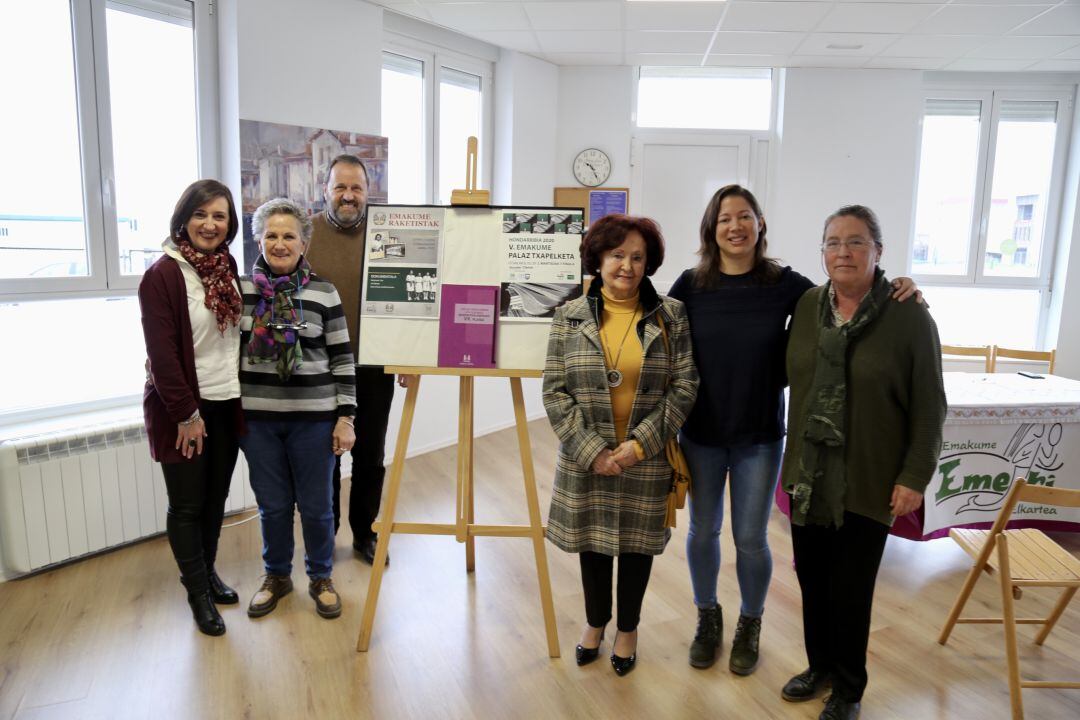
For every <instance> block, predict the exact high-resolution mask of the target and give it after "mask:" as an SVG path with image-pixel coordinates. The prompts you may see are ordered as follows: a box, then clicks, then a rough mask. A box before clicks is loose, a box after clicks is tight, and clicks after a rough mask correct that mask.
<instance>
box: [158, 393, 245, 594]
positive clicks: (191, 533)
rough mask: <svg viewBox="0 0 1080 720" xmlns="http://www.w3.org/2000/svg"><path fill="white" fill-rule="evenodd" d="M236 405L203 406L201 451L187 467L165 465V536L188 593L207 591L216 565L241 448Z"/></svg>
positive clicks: (213, 403) (233, 402)
mask: <svg viewBox="0 0 1080 720" xmlns="http://www.w3.org/2000/svg"><path fill="white" fill-rule="evenodd" d="M239 402H240V400H239V399H235V400H219V401H215V400H203V401H202V402H201V403H200V404H199V413H200V414H201V415H202V418H203V421H204V422H205V423H206V437H205V438H203V451H202V454H201V455H195V456H194V458H193V459H192V460H190V461H188V462H178V463H162V464H161V472H162V473H163V474H164V475H165V490H166V492H167V494H168V496H169V508H168V511H167V512H166V516H165V532H166V534H167V535H168V537H169V546H170V547H171V548H172V552H173V557H174V558H176V564H177V566H178V567H179V568H180V581H181V582H182V583H184V587H186V588H187V590H188V592H189V593H195V592H201V591H204V590H206V589H207V587H208V586H207V582H208V580H207V574H208V572H209V571H211V570H213V569H214V561H215V560H216V559H217V549H218V537H219V536H220V535H221V519H222V517H224V515H225V500H226V499H228V497H229V485H230V483H231V482H232V474H233V468H235V467H236V455H237V453H238V452H239V449H240V444H239V441H238V440H237V437H236V430H235V428H234V425H233V423H234V419H235V417H236V413H237V409H236V405H237V404H238V403H239Z"/></svg>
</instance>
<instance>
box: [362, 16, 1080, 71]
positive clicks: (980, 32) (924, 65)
mask: <svg viewBox="0 0 1080 720" xmlns="http://www.w3.org/2000/svg"><path fill="white" fill-rule="evenodd" d="M374 1H375V2H377V3H378V4H379V5H383V6H385V7H387V8H389V9H390V10H393V11H395V12H399V13H402V14H404V15H411V16H413V17H416V18H419V19H421V20H425V21H427V22H430V23H433V24H435V25H440V26H442V27H445V28H449V29H451V30H455V31H457V32H459V33H462V34H464V35H469V36H472V37H475V38H479V39H481V40H484V41H487V42H489V43H492V44H494V45H499V46H501V47H505V48H510V49H513V50H518V51H520V52H523V53H528V54H529V55H534V56H536V57H539V58H543V59H544V60H548V61H550V62H553V63H555V64H557V65H687V66H698V65H723V66H753V67H766V66H774V67H853V68H860V67H866V68H908V69H922V70H987V71H1000V70H1044V71H1080V0H925V1H924V0H884V1H879V0H871V1H868V0H856V1H853V2H849V1H848V0H730V1H729V2H626V0H577V1H568V0H527V1H520V0H487V1H484V2H479V1H478V2H473V1H464V0H411V1H403V0H374Z"/></svg>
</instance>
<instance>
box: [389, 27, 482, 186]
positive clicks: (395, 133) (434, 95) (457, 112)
mask: <svg viewBox="0 0 1080 720" xmlns="http://www.w3.org/2000/svg"><path fill="white" fill-rule="evenodd" d="M491 77H492V67H491V63H490V62H487V61H483V60H478V59H476V58H469V57H465V56H461V55H457V54H454V53H449V52H446V51H443V50H441V49H437V48H430V47H422V46H420V45H418V44H416V43H409V44H397V43H395V44H393V45H391V46H390V47H389V49H388V50H386V51H385V52H384V53H383V67H382V134H383V135H385V136H386V137H387V138H389V145H390V148H389V154H390V159H389V169H388V172H389V200H390V202H392V203H404V204H423V203H435V204H445V203H449V202H450V193H451V192H452V191H453V190H455V189H458V188H464V187H465V156H466V142H467V140H468V138H469V136H475V137H476V138H477V139H478V141H479V162H478V164H477V176H478V177H477V183H478V185H479V187H481V188H485V187H487V185H486V183H488V182H489V181H490V177H491V174H490V168H491V152H490V148H491V135H492V133H491V116H492V99H491Z"/></svg>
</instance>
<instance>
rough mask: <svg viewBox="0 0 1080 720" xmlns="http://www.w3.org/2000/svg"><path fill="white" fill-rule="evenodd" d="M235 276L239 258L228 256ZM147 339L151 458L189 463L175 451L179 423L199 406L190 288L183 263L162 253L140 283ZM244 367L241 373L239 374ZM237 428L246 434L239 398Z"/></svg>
mask: <svg viewBox="0 0 1080 720" xmlns="http://www.w3.org/2000/svg"><path fill="white" fill-rule="evenodd" d="M229 264H230V266H231V268H232V272H233V275H234V276H235V275H237V269H236V260H235V259H233V257H232V256H231V255H230V256H229ZM139 307H140V309H141V310H142V326H143V338H144V339H145V340H146V356H147V357H148V358H149V366H148V369H149V373H148V377H147V380H146V386H145V387H144V388H143V418H144V420H145V422H146V437H147V439H148V440H149V441H150V455H151V457H153V458H154V459H155V460H157V461H158V462H162V463H174V462H190V461H189V460H188V459H187V458H185V457H184V456H183V454H182V453H181V452H180V451H179V450H177V449H176V434H177V423H179V422H180V421H182V420H187V419H188V418H189V417H191V414H192V413H193V412H195V410H196V409H198V407H199V401H200V398H199V378H198V377H197V376H196V374H195V341H194V339H193V337H192V334H191V317H190V316H189V315H188V308H187V286H186V285H185V283H184V273H183V271H182V270H181V269H180V263H178V262H177V261H176V260H175V259H173V258H171V257H169V256H168V255H162V256H161V257H160V258H158V260H157V261H156V262H155V263H154V264H153V265H151V266H150V267H149V268H147V270H146V272H145V273H143V277H142V281H141V282H140V283H139ZM239 370H240V369H239V368H236V371H237V372H239ZM235 406H236V411H235V419H234V421H233V430H234V431H235V432H236V434H237V435H242V434H243V433H244V430H245V428H244V415H243V410H241V407H240V401H239V399H237V401H236V403H235Z"/></svg>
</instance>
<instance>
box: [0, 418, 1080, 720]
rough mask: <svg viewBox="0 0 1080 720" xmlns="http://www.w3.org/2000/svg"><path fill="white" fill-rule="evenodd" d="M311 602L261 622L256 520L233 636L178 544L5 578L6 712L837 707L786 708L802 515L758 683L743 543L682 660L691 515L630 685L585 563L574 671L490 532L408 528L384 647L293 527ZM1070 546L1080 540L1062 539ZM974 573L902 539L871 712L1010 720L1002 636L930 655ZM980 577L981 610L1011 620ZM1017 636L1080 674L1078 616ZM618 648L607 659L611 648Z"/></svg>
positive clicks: (566, 598)
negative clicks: (181, 576) (214, 630)
mask: <svg viewBox="0 0 1080 720" xmlns="http://www.w3.org/2000/svg"><path fill="white" fill-rule="evenodd" d="M531 432H532V437H533V443H534V451H535V457H536V464H537V476H538V478H539V479H540V497H541V504H542V508H543V513H544V515H545V516H546V514H547V508H546V505H547V502H548V499H549V498H550V495H551V483H550V478H551V477H552V474H553V467H552V463H553V458H554V450H555V438H554V436H553V435H552V433H551V431H550V429H549V428H548V425H547V423H546V421H537V422H534V423H532V425H531ZM454 471H455V459H454V454H453V449H448V450H442V451H438V452H434V453H430V454H428V455H425V456H422V457H418V458H415V459H413V460H410V461H409V462H408V464H407V467H406V479H405V483H404V484H403V487H402V493H401V499H400V502H399V508H400V509H399V512H398V519H399V520H413V521H430V522H452V520H453V512H454V501H453V488H454V480H453V474H454ZM476 478H477V480H476V491H477V503H476V512H477V521H478V522H481V523H499V522H511V523H525V522H527V515H526V511H525V499H524V491H523V488H522V482H521V476H520V465H519V461H518V456H517V446H516V442H515V439H514V434H513V430H506V431H503V432H500V433H496V434H494V435H489V436H487V437H484V438H481V439H480V440H479V441H478V442H477V445H476ZM297 529H298V532H297V536H298V539H297V561H296V568H295V569H294V571H293V578H294V581H295V582H296V591H295V592H294V593H293V594H292V595H290V596H288V597H287V598H285V599H284V600H283V601H282V602H281V604H280V605H279V606H278V608H277V610H276V611H275V612H273V613H272V614H270V615H268V616H267V617H265V618H262V619H259V620H249V619H248V617H247V616H246V614H245V612H244V608H245V607H246V603H247V601H248V599H249V598H250V596H251V594H252V593H253V592H254V590H255V589H256V587H257V585H258V583H259V576H260V573H261V562H260V558H259V552H260V547H261V542H260V536H259V526H258V523H257V521H256V522H251V523H248V524H245V525H241V526H239V527H235V528H230V529H226V530H225V531H224V532H223V536H222V543H221V552H220V557H219V562H218V569H219V571H220V574H221V575H222V576H223V577H224V578H225V579H226V581H228V582H230V583H232V584H233V585H234V586H235V587H236V588H237V590H238V591H239V592H240V595H241V604H240V605H239V606H234V607H228V608H224V609H223V614H224V617H225V620H226V623H227V624H228V632H227V634H226V635H225V636H224V637H221V638H209V637H205V636H203V635H200V634H199V633H198V631H197V630H196V628H195V626H194V624H193V623H192V621H191V617H190V613H189V611H188V608H187V604H186V602H185V597H184V593H183V592H182V590H181V587H180V585H179V583H178V582H177V571H176V568H175V566H174V564H173V561H172V557H171V555H170V553H169V546H168V543H167V542H166V540H165V538H164V537H160V538H155V539H152V540H149V541H146V542H143V543H140V544H138V545H135V546H133V547H128V548H123V549H120V550H118V551H116V552H112V553H110V554H107V555H104V556H100V557H95V558H91V559H89V560H85V561H83V562H79V563H75V564H73V565H70V566H68V567H63V568H60V569H57V570H53V571H51V572H46V573H43V574H40V575H37V576H34V577H30V578H25V579H22V580H17V581H12V582H8V583H3V584H0V719H3V718H19V719H20V720H31V719H33V720H38V719H44V718H109V719H112V718H301V717H304V718H307V717H311V718H425V719H427V718H477V719H480V718H485V719H486V718H514V719H515V720H524V719H526V718H544V719H550V718H792V719H793V720H794V719H797V718H816V717H817V715H818V713H819V712H820V711H821V708H822V704H821V702H820V701H812V702H809V703H804V704H800V705H795V704H789V703H785V702H783V701H782V700H781V699H780V696H779V689H780V687H781V686H782V685H783V683H784V682H785V681H786V680H787V678H788V677H789V676H790V675H792V674H793V673H796V672H799V671H800V670H802V669H803V667H804V665H805V656H804V653H803V647H802V623H801V619H800V618H801V616H800V604H799V594H798V584H797V582H796V579H795V574H794V571H793V570H792V567H791V542H790V535H789V531H788V526H787V521H786V520H785V519H784V518H783V517H782V516H781V515H779V513H774V517H773V520H772V522H771V524H770V528H769V535H770V542H771V545H772V550H773V558H774V562H775V570H774V574H773V581H772V587H771V590H770V593H769V598H768V604H767V608H766V613H765V621H764V629H763V634H762V642H761V652H762V662H761V665H760V666H759V669H758V671H757V672H756V673H755V674H754V675H752V676H750V677H746V678H739V677H736V676H733V675H732V674H730V673H729V672H728V670H727V649H728V648H729V647H730V637H731V631H732V629H733V626H734V621H735V619H736V617H737V614H738V604H739V603H738V587H737V585H736V583H735V573H734V562H733V561H734V552H733V549H732V546H731V540H730V531H729V530H728V529H727V528H725V530H724V537H723V551H724V564H723V568H722V570H721V582H720V588H719V594H720V600H721V603H722V604H723V606H724V608H725V618H724V619H725V625H726V634H725V640H726V643H727V647H725V649H724V654H723V656H722V657H721V660H720V661H719V662H718V663H717V664H716V666H714V667H713V668H711V669H709V670H704V671H702V670H695V669H693V668H691V667H689V666H688V664H687V662H686V652H687V646H688V644H689V641H690V639H691V637H692V635H693V632H694V624H695V618H696V613H695V609H694V607H693V603H692V601H691V595H690V586H689V579H688V574H687V568H686V553H685V549H684V541H685V537H686V515H685V511H683V513H682V514H681V516H680V527H679V529H678V530H676V532H675V536H674V538H673V539H672V542H671V544H670V545H669V547H668V550H667V552H666V553H665V554H664V555H663V556H661V557H660V558H658V560H657V562H656V564H655V565H654V569H653V575H652V581H651V583H650V586H649V592H648V595H647V596H646V599H645V607H644V609H643V612H642V624H641V628H640V643H639V661H638V667H637V668H636V669H635V671H634V672H633V673H631V674H630V675H629V676H627V677H625V678H619V677H616V676H615V674H614V673H613V672H612V670H611V666H610V664H609V663H607V662H606V661H603V660H601V661H598V662H596V663H594V664H592V665H589V666H587V667H584V668H578V667H577V666H576V665H575V664H574V644H575V643H576V642H577V638H578V633H579V630H580V627H581V624H582V623H583V622H584V610H583V607H582V596H581V589H580V582H579V577H578V564H577V558H576V557H575V556H568V555H566V554H564V553H562V552H560V551H558V550H556V549H554V548H553V547H551V546H550V545H549V546H548V558H549V561H550V563H551V573H552V586H553V590H554V595H555V610H556V615H557V619H558V625H559V633H560V645H561V648H562V655H563V656H562V658H560V659H556V660H552V659H549V658H548V657H547V652H546V645H545V639H544V628H543V620H542V617H541V613H540V605H539V600H538V596H537V585H536V574H535V566H534V563H533V556H532V548H531V544H530V543H529V541H528V540H525V539H518V538H481V539H478V540H477V543H476V546H477V550H476V572H475V574H473V575H471V576H470V575H466V573H465V552H464V546H463V545H459V544H457V543H456V542H454V541H453V539H452V538H446V537H430V536H394V538H393V540H392V542H391V544H390V554H391V560H392V562H391V565H390V567H389V569H388V571H387V574H386V576H385V577H384V580H383V586H382V595H381V598H380V602H379V607H378V614H377V616H376V622H375V630H374V635H373V639H372V643H371V648H370V651H369V652H367V653H363V654H358V653H356V652H355V649H354V648H355V643H356V636H357V631H358V629H359V623H360V613H361V610H362V603H363V600H364V596H365V590H366V588H367V581H368V576H369V574H370V568H369V567H368V566H367V565H364V564H362V563H361V562H359V561H358V560H356V559H354V558H353V556H352V550H351V548H350V542H351V537H350V535H349V533H348V530H347V529H344V530H343V531H342V532H341V534H340V535H339V536H338V547H337V550H336V551H335V563H336V567H335V572H334V579H335V581H336V584H337V587H338V589H339V591H340V592H341V593H342V595H343V599H344V613H343V614H342V616H341V618H339V619H337V620H331V621H327V620H323V619H321V618H319V617H318V616H317V615H316V614H315V611H314V606H313V602H312V600H311V598H310V597H309V596H308V595H307V592H306V590H307V586H306V582H305V581H304V580H305V578H304V574H303V564H302V562H303V561H302V543H301V541H300V538H299V522H297ZM1058 539H1059V540H1060V541H1062V542H1063V543H1064V544H1066V546H1067V547H1069V548H1070V549H1071V550H1072V551H1073V552H1078V551H1080V541H1078V540H1076V539H1074V538H1073V537H1072V536H1061V537H1059V538H1058ZM967 567H968V560H967V556H966V555H964V554H963V553H962V552H961V551H960V550H959V549H958V548H957V547H956V546H955V545H954V544H953V543H952V542H951V541H949V540H939V541H934V542H929V543H913V542H907V541H903V540H898V539H895V538H892V539H890V541H889V545H888V548H887V549H886V552H885V559H884V563H883V565H882V570H881V574H880V576H879V579H878V585H877V596H876V605H875V613H874V624H873V634H872V636H871V640H870V667H869V671H870V687H869V689H868V691H867V694H866V697H865V698H864V710H863V716H862V717H863V718H865V719H866V720H876V719H877V720H884V719H887V718H888V719H892V718H912V719H918V720H935V719H941V718H962V719H965V720H966V719H969V718H974V719H978V720H992V719H994V718H1007V717H1008V716H1009V697H1008V688H1007V684H1006V680H1005V656H1004V644H1003V641H1002V637H1001V631H1000V628H998V627H996V626H988V625H967V626H960V627H958V628H957V630H956V631H955V632H954V634H953V638H952V640H951V641H950V643H949V645H948V646H946V647H941V646H939V645H938V644H937V643H936V642H935V638H936V636H937V633H938V630H939V629H940V626H941V621H942V618H943V616H944V615H945V613H946V612H947V611H948V608H949V605H950V603H951V602H952V599H953V597H954V596H955V593H956V592H957V590H958V589H959V586H960V583H961V581H962V580H963V576H964V573H965V572H966V569H967ZM1049 597H1050V596H1048V595H1047V594H1046V593H1041V592H1039V591H1037V590H1033V591H1029V592H1025V594H1024V599H1023V601H1022V602H1021V603H1020V606H1019V607H1020V609H1019V611H1018V612H1020V613H1021V614H1023V615H1027V616H1030V615H1032V614H1033V613H1043V612H1045V610H1046V608H1047V607H1048V606H1049V604H1050V600H1049ZM999 603H1000V599H999V595H998V593H997V585H995V584H994V583H993V582H991V581H988V580H987V579H983V580H982V581H980V585H979V587H978V588H977V589H976V592H975V595H974V596H973V599H972V603H971V605H969V608H970V610H969V614H974V613H977V614H984V615H985V614H992V613H994V612H997V610H998V608H999ZM1034 632H1035V629H1034V628H1032V627H1022V628H1021V630H1020V654H1021V667H1022V671H1023V675H1024V676H1025V677H1028V678H1037V679H1063V678H1068V677H1069V676H1070V675H1072V678H1070V679H1076V678H1077V677H1078V676H1080V604H1074V606H1073V607H1072V608H1070V610H1069V612H1067V613H1066V615H1065V617H1064V618H1063V619H1062V622H1061V624H1060V625H1059V626H1058V627H1057V628H1056V629H1055V631H1054V633H1053V634H1052V635H1051V636H1050V639H1049V640H1048V641H1047V644H1046V645H1045V646H1044V647H1042V648H1039V647H1036V646H1035V645H1034V644H1033V643H1032V642H1031V639H1032V638H1033V636H1034ZM610 647H611V645H610V640H609V641H608V642H605V645H604V648H603V650H604V651H605V653H609V652H610ZM1024 700H1025V705H1026V710H1027V713H1028V715H1027V716H1028V717H1029V718H1063V719H1064V718H1080V692H1078V691H1068V690H1028V691H1025V692H1024Z"/></svg>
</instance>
